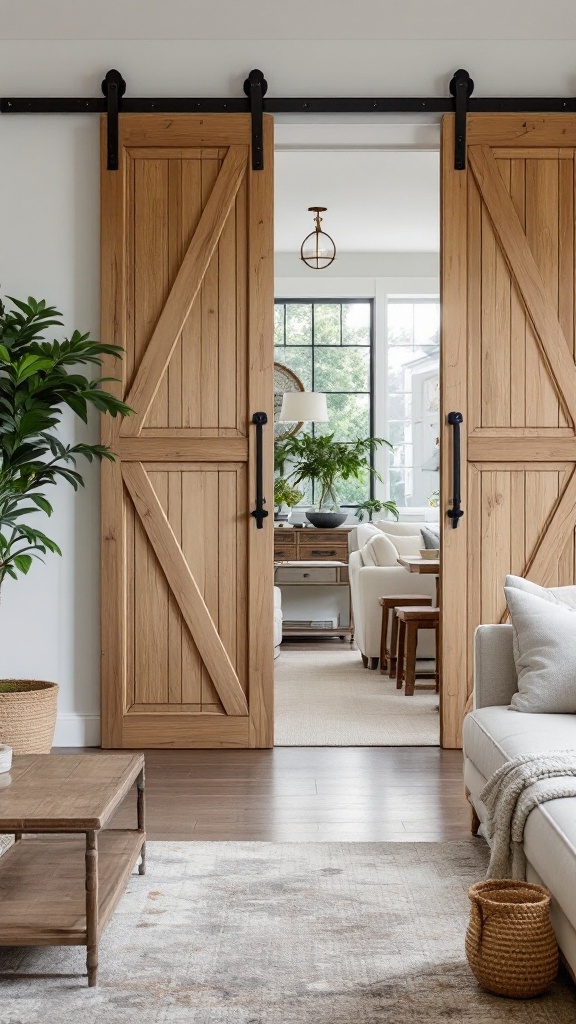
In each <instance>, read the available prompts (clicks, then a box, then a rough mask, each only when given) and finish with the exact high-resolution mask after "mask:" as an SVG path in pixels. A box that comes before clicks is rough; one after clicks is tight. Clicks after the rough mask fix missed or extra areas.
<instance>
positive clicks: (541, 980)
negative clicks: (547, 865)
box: [466, 880, 558, 999]
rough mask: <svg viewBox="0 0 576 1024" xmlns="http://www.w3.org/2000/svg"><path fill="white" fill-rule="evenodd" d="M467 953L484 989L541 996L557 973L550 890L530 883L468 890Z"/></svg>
mask: <svg viewBox="0 0 576 1024" xmlns="http://www.w3.org/2000/svg"><path fill="white" fill-rule="evenodd" d="M468 895H469V897H470V902H471V908H470V923H469V925H468V931H467V932H466V956H467V958H468V963H469V964H470V967H471V968H472V973H473V974H474V976H475V977H476V979H477V980H478V981H479V982H480V984H481V985H482V987H483V988H485V989H487V990H488V991H489V992H493V993H494V994H495V995H498V996H510V997H512V998H514V999H528V998H530V997H531V996H537V995H540V993H541V992H544V991H545V990H546V989H547V988H548V987H549V986H550V985H551V984H552V982H553V981H554V978H555V977H556V974H557V971H558V945H557V942H556V936H555V935H554V931H553V929H552V924H551V921H550V893H549V892H548V891H547V889H543V888H542V887H541V886H540V885H532V884H531V883H530V882H509V881H494V880H491V881H487V882H478V883H477V884H476V885H473V886H471V887H470V889H469V890H468Z"/></svg>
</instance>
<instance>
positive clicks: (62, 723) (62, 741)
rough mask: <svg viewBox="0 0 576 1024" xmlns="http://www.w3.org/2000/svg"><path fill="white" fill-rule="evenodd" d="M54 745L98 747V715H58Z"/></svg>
mask: <svg viewBox="0 0 576 1024" xmlns="http://www.w3.org/2000/svg"><path fill="white" fill-rule="evenodd" d="M54 746H55V747H99V746H100V715H58V718H57V720H56V731H55V733H54Z"/></svg>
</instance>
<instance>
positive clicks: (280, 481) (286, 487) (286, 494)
mask: <svg viewBox="0 0 576 1024" xmlns="http://www.w3.org/2000/svg"><path fill="white" fill-rule="evenodd" d="M303 497H304V492H303V491H299V490H298V488H297V487H292V486H291V484H289V483H288V481H287V479H286V477H283V476H277V477H276V479H275V481H274V507H275V509H276V512H275V514H274V519H276V520H279V519H281V518H282V513H281V511H280V509H281V508H282V505H287V506H288V508H294V506H295V505H297V504H298V502H299V501H301V500H302V498H303ZM287 518H288V517H287V516H284V519H287Z"/></svg>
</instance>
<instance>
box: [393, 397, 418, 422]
mask: <svg viewBox="0 0 576 1024" xmlns="http://www.w3.org/2000/svg"><path fill="white" fill-rule="evenodd" d="M411 409H412V395H404V394H402V393H400V394H391V395H389V396H388V417H389V419H390V420H403V419H405V418H406V417H407V416H410V414H411Z"/></svg>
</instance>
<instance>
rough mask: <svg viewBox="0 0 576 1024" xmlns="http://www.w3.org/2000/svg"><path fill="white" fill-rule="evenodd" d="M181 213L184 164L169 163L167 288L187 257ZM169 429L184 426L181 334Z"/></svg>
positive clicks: (171, 378) (173, 366)
mask: <svg viewBox="0 0 576 1024" xmlns="http://www.w3.org/2000/svg"><path fill="white" fill-rule="evenodd" d="M184 252H185V249H184V240H183V211H182V161H181V160H168V288H171V287H172V284H173V282H174V280H175V278H176V274H177V273H178V270H179V268H180V264H181V262H182V257H183V255H184ZM167 379H168V420H167V423H168V426H169V427H181V426H182V422H183V421H182V390H183V384H182V335H180V338H179V340H178V342H177V344H176V348H175V349H174V351H173V353H172V357H171V359H170V362H169V363H168V370H167Z"/></svg>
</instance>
